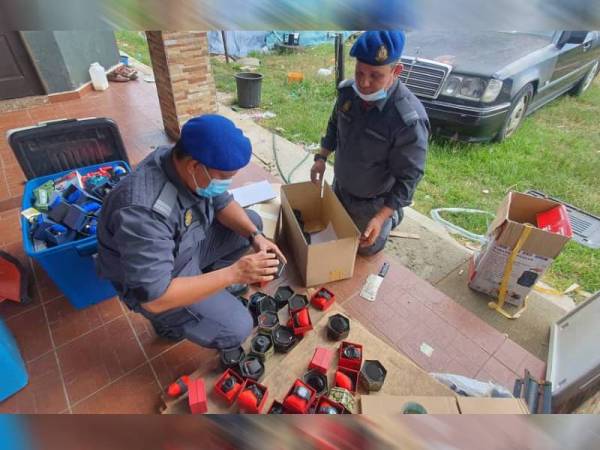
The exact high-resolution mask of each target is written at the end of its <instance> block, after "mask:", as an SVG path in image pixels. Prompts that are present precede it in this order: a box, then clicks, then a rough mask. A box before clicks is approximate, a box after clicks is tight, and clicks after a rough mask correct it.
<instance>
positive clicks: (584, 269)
mask: <svg viewBox="0 0 600 450" xmlns="http://www.w3.org/2000/svg"><path fill="white" fill-rule="evenodd" d="M117 36H118V41H119V44H120V45H122V48H123V50H126V51H128V50H127V47H125V43H127V45H130V46H132V48H134V49H135V50H134V51H132V52H130V51H128V52H129V53H131V54H132V56H135V57H136V58H137V56H136V52H138V51H139V52H142V51H143V46H145V42H144V43H143V45H141V43H140V42H138V41H139V40H138V39H137V36H136V35H135V33H134V35H133V36H131V35H130V34H129V32H121V33H117ZM129 36H131V37H132V39H131V40H129ZM141 40H142V41H143V39H141ZM348 48H349V46H346V53H347V52H348ZM146 54H147V50H146ZM252 56H254V57H257V58H259V59H260V61H261V66H260V69H259V70H260V72H261V73H262V74H263V75H265V78H264V79H263V87H262V105H261V107H262V109H263V110H268V111H272V112H274V113H276V114H277V116H276V117H275V118H273V119H268V120H262V121H261V125H263V126H265V127H267V128H269V129H271V130H274V131H276V132H277V133H278V134H280V135H282V136H284V137H285V138H287V139H290V140H291V141H294V142H298V143H308V144H310V143H318V142H319V140H320V137H321V135H322V134H323V132H324V130H325V127H326V124H327V120H328V118H329V114H330V113H331V108H332V105H333V102H334V100H335V95H336V90H335V86H334V83H333V79H332V78H326V79H322V78H318V77H317V76H316V72H317V70H318V69H319V68H321V67H325V68H331V67H332V66H333V64H334V56H333V45H332V44H323V45H320V46H317V47H314V48H310V49H308V50H307V51H305V52H304V53H298V54H287V55H278V54H266V55H261V54H253V55H252ZM140 59H141V58H140ZM142 61H143V59H142ZM353 64H354V62H353V60H352V59H351V58H347V59H346V74H347V76H348V77H352V73H353V70H354V67H353ZM212 67H213V72H214V76H215V82H216V85H217V89H218V90H219V91H223V92H231V93H234V92H235V80H234V78H233V75H234V73H236V72H238V71H239V70H240V67H239V65H237V64H235V63H231V64H229V65H227V64H225V63H224V62H222V60H221V59H220V58H212ZM289 71H301V72H303V73H304V77H305V81H304V82H303V83H302V84H295V85H294V84H292V85H288V83H287V73H288V72H289ZM599 118H600V78H599V79H597V80H596V82H595V83H594V85H593V86H592V88H590V90H589V91H588V92H586V94H585V95H584V96H582V97H581V98H573V97H569V96H563V97H561V98H560V99H558V100H556V101H554V102H552V103H551V104H549V105H547V106H545V107H544V108H542V109H541V110H539V111H538V112H537V113H535V114H534V115H532V116H530V117H528V118H527V119H526V120H525V121H524V123H523V125H522V127H521V129H520V130H519V131H518V132H517V133H516V134H515V135H514V136H513V137H512V138H511V139H509V140H507V141H505V142H503V143H491V144H482V145H469V144H463V143H451V142H447V141H438V140H434V141H432V142H431V143H430V147H429V155H428V161H427V169H426V174H425V177H424V179H423V181H422V182H421V184H420V185H419V188H418V190H417V193H416V195H415V208H416V209H417V210H419V211H420V212H422V213H424V214H429V211H430V210H431V209H432V208H441V207H465V208H476V209H483V210H487V211H490V212H495V210H496V208H497V206H498V204H499V203H500V202H501V201H502V199H503V198H504V196H505V195H506V193H507V192H508V191H509V190H518V191H524V190H527V189H531V188H535V189H537V190H541V191H544V192H546V193H547V194H550V195H552V196H555V197H558V198H561V199H563V200H565V201H566V202H568V203H572V204H574V205H576V206H578V207H580V208H582V209H584V210H587V211H589V212H592V213H594V214H596V215H600V188H599V185H600V183H599V182H598V179H599V178H600V176H599V174H600V127H599V126H598V123H599ZM307 176H308V174H307ZM484 190H487V191H489V193H487V194H486V193H483V191H484ZM449 218H450V219H451V220H452V221H454V222H455V223H457V224H458V225H460V226H462V227H464V228H467V229H469V230H471V231H475V232H478V233H483V232H484V231H485V227H486V224H487V222H486V220H485V218H483V217H480V216H467V215H453V216H452V217H449ZM545 281H546V282H548V283H550V284H552V285H554V286H555V287H557V288H558V289H564V288H566V287H568V286H569V285H571V284H572V283H578V284H579V285H581V286H582V287H583V288H584V289H585V290H587V291H590V292H593V291H596V290H599V289H600V251H598V250H591V249H588V248H586V247H583V246H581V245H579V244H577V243H575V242H571V243H569V244H568V245H567V246H566V248H565V249H564V251H563V252H562V253H561V255H560V256H559V257H558V258H557V260H556V261H555V262H554V264H553V265H552V266H551V268H550V270H549V271H548V273H547V275H546V277H545Z"/></svg>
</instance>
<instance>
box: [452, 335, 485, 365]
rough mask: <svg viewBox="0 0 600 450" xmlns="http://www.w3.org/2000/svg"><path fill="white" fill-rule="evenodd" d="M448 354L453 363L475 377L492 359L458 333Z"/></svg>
mask: <svg viewBox="0 0 600 450" xmlns="http://www.w3.org/2000/svg"><path fill="white" fill-rule="evenodd" d="M446 352H447V354H448V356H449V357H450V358H451V359H452V360H453V361H455V362H456V363H457V364H459V365H460V366H462V367H464V368H465V369H466V370H468V371H469V372H470V373H472V374H473V375H475V374H477V373H478V372H479V371H480V370H481V368H482V367H483V366H484V365H485V363H486V362H487V361H488V360H489V358H490V354H489V353H487V352H486V351H485V350H483V349H482V348H481V347H480V346H479V345H477V344H476V343H475V342H473V341H471V340H470V339H469V338H467V337H466V336H464V335H462V334H461V333H457V335H456V337H455V339H454V340H453V341H452V344H451V345H450V346H449V347H448V348H447V349H446Z"/></svg>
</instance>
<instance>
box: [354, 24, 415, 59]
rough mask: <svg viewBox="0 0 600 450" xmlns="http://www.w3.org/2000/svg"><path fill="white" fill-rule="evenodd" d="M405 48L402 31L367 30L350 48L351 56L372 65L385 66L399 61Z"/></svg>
mask: <svg viewBox="0 0 600 450" xmlns="http://www.w3.org/2000/svg"><path fill="white" fill-rule="evenodd" d="M403 49H404V33H402V32H401V31H366V32H364V33H363V34H361V35H360V36H359V37H358V39H357V40H356V42H355V43H354V45H353V46H352V48H351V49H350V56H354V57H355V58H356V59H358V60H359V61H360V62H363V63H365V64H369V65H371V66H384V65H386V64H391V63H393V62H396V61H398V60H399V59H400V56H402V50H403Z"/></svg>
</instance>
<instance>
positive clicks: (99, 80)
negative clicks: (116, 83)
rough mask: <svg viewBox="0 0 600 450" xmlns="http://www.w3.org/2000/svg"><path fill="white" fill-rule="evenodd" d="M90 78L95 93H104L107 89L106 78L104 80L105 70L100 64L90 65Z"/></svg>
mask: <svg viewBox="0 0 600 450" xmlns="http://www.w3.org/2000/svg"><path fill="white" fill-rule="evenodd" d="M90 77H91V78H92V85H93V86H94V89H95V90H96V91H104V90H106V89H108V78H106V70H104V67H102V66H101V65H100V63H97V62H95V63H92V65H90Z"/></svg>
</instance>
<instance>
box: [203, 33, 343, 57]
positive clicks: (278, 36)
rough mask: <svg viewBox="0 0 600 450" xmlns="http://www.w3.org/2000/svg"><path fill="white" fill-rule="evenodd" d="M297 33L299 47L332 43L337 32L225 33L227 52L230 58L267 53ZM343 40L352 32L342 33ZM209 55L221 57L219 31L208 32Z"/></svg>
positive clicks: (221, 48)
mask: <svg viewBox="0 0 600 450" xmlns="http://www.w3.org/2000/svg"><path fill="white" fill-rule="evenodd" d="M288 33H299V35H300V36H299V45H302V46H311V45H317V44H322V43H324V42H333V40H334V38H335V35H336V33H339V32H337V31H226V32H225V39H226V40H227V51H228V52H229V54H230V55H231V56H247V55H248V52H251V51H258V52H261V51H263V52H264V51H268V50H272V49H273V47H275V44H276V43H277V42H281V43H283V37H284V35H286V34H288ZM342 33H343V35H344V39H346V38H347V37H348V36H350V35H351V34H352V31H343V32H342ZM208 43H209V49H210V53H212V54H218V55H222V54H224V50H223V40H222V39H221V32H220V31H209V32H208Z"/></svg>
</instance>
